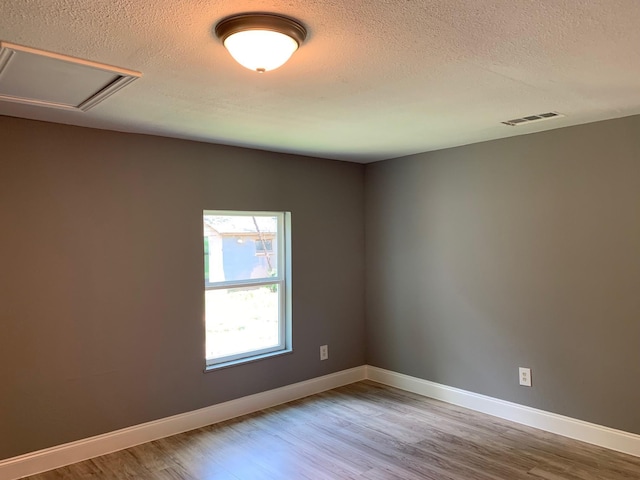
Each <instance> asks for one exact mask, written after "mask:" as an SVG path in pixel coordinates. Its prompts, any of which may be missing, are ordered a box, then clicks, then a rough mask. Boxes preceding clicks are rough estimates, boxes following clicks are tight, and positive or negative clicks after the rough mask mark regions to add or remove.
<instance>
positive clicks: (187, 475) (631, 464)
mask: <svg viewBox="0 0 640 480" xmlns="http://www.w3.org/2000/svg"><path fill="white" fill-rule="evenodd" d="M28 478H29V480H54V479H81V480H83V479H158V480H165V479H166V480H185V479H187V480H213V479H225V480H245V479H246V480H263V479H312V480H322V479H357V480H386V479H402V480H416V479H433V480H498V479H500V480H519V479H528V480H540V479H545V480H560V479H563V480H623V479H625V480H627V479H640V458H636V457H632V456H629V455H624V454H622V453H617V452H613V451H610V450H605V449H603V448H599V447H594V446H591V445H588V444H584V443H581V442H577V441H574V440H570V439H567V438H564V437H560V436H557V435H553V434H550V433H545V432H542V431H540V430H535V429H533V428H528V427H524V426H521V425H518V424H514V423H510V422H508V421H505V420H501V419H498V418H494V417H491V416H487V415H483V414H480V413H476V412H473V411H469V410H465V409H463V408H460V407H456V406H452V405H448V404H445V403H442V402H438V401H435V400H430V399H427V398H424V397H421V396H419V395H415V394H412V393H408V392H404V391H401V390H396V389H393V388H389V387H385V386H382V385H379V384H376V383H373V382H360V383H355V384H353V385H348V386H346V387H342V388H338V389H336V390H331V391H328V392H324V393H321V394H318V395H314V396H312V397H308V398H305V399H302V400H298V401H295V402H291V403H288V404H286V405H281V406H279V407H275V408H270V409H267V410H264V411H261V412H258V413H254V414H251V415H247V416H244V417H241V418H237V419H234V420H230V421H227V422H223V423H219V424H216V425H212V426H209V427H205V428H201V429H199V430H194V431H192V432H188V433H184V434H181V435H176V436H173V437H169V438H165V439H162V440H158V441H155V442H151V443H147V444H144V445H140V446H137V447H133V448H130V449H128V450H123V451H121V452H117V453H113V454H110V455H105V456H102V457H98V458H94V459H92V460H87V461H85V462H81V463H77V464H74V465H71V466H68V467H64V468H60V469H57V470H52V471H50V472H47V473H43V474H40V475H35V476H31V477H28Z"/></svg>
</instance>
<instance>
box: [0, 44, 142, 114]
mask: <svg viewBox="0 0 640 480" xmlns="http://www.w3.org/2000/svg"><path fill="white" fill-rule="evenodd" d="M141 76H142V74H141V73H140V72H134V71H132V70H125V69H122V68H117V67H112V66H110V65H103V64H100V63H96V62H91V61H89V60H82V59H80V58H74V57H69V56H67V55H60V54H57V53H51V52H45V51H43V50H36V49H34V48H29V47H23V46H21V45H14V44H12V43H7V42H0V100H3V101H7V102H15V103H22V104H27V105H36V106H40V107H52V108H61V109H64V110H75V111H82V112H86V111H87V110H89V109H90V108H92V107H95V106H96V105H97V104H98V103H100V102H102V101H103V100H104V99H106V98H107V97H109V96H111V95H113V94H114V93H115V92H117V91H118V90H120V89H121V88H122V87H124V86H125V85H128V84H129V83H131V82H133V81H134V80H136V79H137V78H139V77H141Z"/></svg>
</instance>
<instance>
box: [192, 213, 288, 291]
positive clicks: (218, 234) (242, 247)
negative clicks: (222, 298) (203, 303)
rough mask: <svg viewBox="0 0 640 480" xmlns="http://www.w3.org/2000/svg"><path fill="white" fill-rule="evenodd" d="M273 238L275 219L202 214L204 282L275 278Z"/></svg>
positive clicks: (276, 251) (276, 249)
mask: <svg viewBox="0 0 640 480" xmlns="http://www.w3.org/2000/svg"><path fill="white" fill-rule="evenodd" d="M277 236H278V217H276V216H269V215H212V214H205V215H204V237H205V246H206V248H208V252H206V253H205V262H207V263H206V265H205V273H206V275H207V277H206V278H205V281H206V282H207V283H208V284H212V283H215V282H224V281H236V280H251V279H261V278H262V279H264V278H271V277H276V276H277V275H278V245H277V243H278V238H277ZM207 253H208V254H207Z"/></svg>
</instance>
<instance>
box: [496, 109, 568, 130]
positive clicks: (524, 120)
mask: <svg viewBox="0 0 640 480" xmlns="http://www.w3.org/2000/svg"><path fill="white" fill-rule="evenodd" d="M560 117H564V115H563V114H562V113H558V112H547V113H538V114H537V115H527V116H526V117H521V118H514V119H513V120H507V121H506V122H500V123H502V124H503V125H509V126H510V127H517V126H520V125H525V124H529V123H534V122H542V121H544V120H551V119H552V118H560Z"/></svg>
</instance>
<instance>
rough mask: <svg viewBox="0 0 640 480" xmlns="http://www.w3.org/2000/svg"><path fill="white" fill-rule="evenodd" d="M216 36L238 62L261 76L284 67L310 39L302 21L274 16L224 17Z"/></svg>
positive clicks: (248, 14)
mask: <svg viewBox="0 0 640 480" xmlns="http://www.w3.org/2000/svg"><path fill="white" fill-rule="evenodd" d="M215 33H216V36H217V37H218V38H219V39H220V40H221V41H222V43H223V44H224V46H225V47H226V48H227V50H228V51H229V53H230V54H231V56H232V57H233V58H234V59H235V60H236V61H237V62H238V63H240V64H241V65H242V66H244V67H246V68H248V69H250V70H254V71H257V72H259V73H264V72H266V71H269V70H273V69H275V68H278V67H279V66H281V65H283V64H284V63H285V62H286V61H287V60H288V59H289V58H290V57H291V55H292V54H293V53H294V52H295V51H296V50H297V49H298V47H299V46H300V45H302V43H303V42H304V41H305V39H306V38H307V30H306V29H305V27H304V26H303V25H302V24H301V23H300V22H298V21H297V20H294V19H292V18H289V17H285V16H282V15H275V14H271V13H243V14H239V15H233V16H231V17H227V18H224V19H223V20H221V21H220V22H219V23H218V24H217V25H216V27H215Z"/></svg>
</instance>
